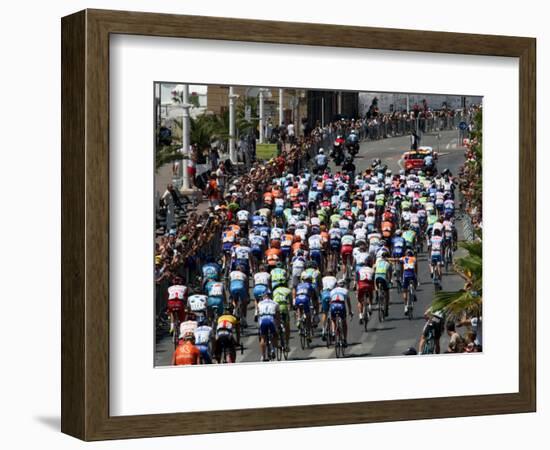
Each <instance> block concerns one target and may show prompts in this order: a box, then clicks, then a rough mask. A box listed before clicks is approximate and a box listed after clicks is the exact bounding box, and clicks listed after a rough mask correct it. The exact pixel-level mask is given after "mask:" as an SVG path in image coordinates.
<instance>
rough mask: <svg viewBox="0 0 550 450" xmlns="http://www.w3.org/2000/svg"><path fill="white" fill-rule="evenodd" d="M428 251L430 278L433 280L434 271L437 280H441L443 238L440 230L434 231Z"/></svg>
mask: <svg viewBox="0 0 550 450" xmlns="http://www.w3.org/2000/svg"><path fill="white" fill-rule="evenodd" d="M428 249H429V250H430V252H431V253H430V276H431V277H432V278H434V270H435V273H436V274H437V275H438V277H439V278H438V279H439V280H441V262H442V252H443V237H442V236H441V230H440V229H439V228H438V229H434V231H433V236H432V237H431V238H430V240H429V242H428Z"/></svg>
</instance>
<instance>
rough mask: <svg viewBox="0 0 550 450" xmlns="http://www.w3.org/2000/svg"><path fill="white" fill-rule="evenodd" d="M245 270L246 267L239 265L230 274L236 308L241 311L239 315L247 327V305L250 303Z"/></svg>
mask: <svg viewBox="0 0 550 450" xmlns="http://www.w3.org/2000/svg"><path fill="white" fill-rule="evenodd" d="M245 270H246V269H245V267H243V266H241V265H239V266H237V267H236V268H235V270H233V271H232V272H231V273H230V274H229V294H230V296H231V301H232V303H233V307H234V310H235V311H239V312H240V316H239V317H240V318H241V323H242V326H243V327H244V328H246V327H247V323H246V306H247V304H248V276H247V275H246V272H245ZM238 308H240V310H239V309H238Z"/></svg>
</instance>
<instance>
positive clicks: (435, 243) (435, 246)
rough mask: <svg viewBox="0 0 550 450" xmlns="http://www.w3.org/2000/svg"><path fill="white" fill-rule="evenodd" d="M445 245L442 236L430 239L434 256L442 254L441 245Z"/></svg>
mask: <svg viewBox="0 0 550 450" xmlns="http://www.w3.org/2000/svg"><path fill="white" fill-rule="evenodd" d="M442 243H443V238H442V237H441V236H432V238H431V239H430V244H431V248H432V255H440V254H441V244H442Z"/></svg>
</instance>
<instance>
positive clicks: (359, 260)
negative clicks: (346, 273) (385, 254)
mask: <svg viewBox="0 0 550 450" xmlns="http://www.w3.org/2000/svg"><path fill="white" fill-rule="evenodd" d="M353 250H354V253H353V259H355V264H357V265H358V266H360V265H364V264H366V262H367V258H368V257H369V255H370V254H369V252H362V251H361V250H359V249H358V248H357V249H353ZM355 250H357V252H355Z"/></svg>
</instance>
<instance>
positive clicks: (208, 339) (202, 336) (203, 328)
mask: <svg viewBox="0 0 550 450" xmlns="http://www.w3.org/2000/svg"><path fill="white" fill-rule="evenodd" d="M194 334H195V345H196V347H197V348H198V349H199V351H200V358H201V361H202V363H203V364H212V358H211V356H210V347H211V346H212V337H213V333H212V327H210V326H208V325H207V324H206V321H205V318H204V317H199V318H198V319H197V328H196V329H195V333H194Z"/></svg>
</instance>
